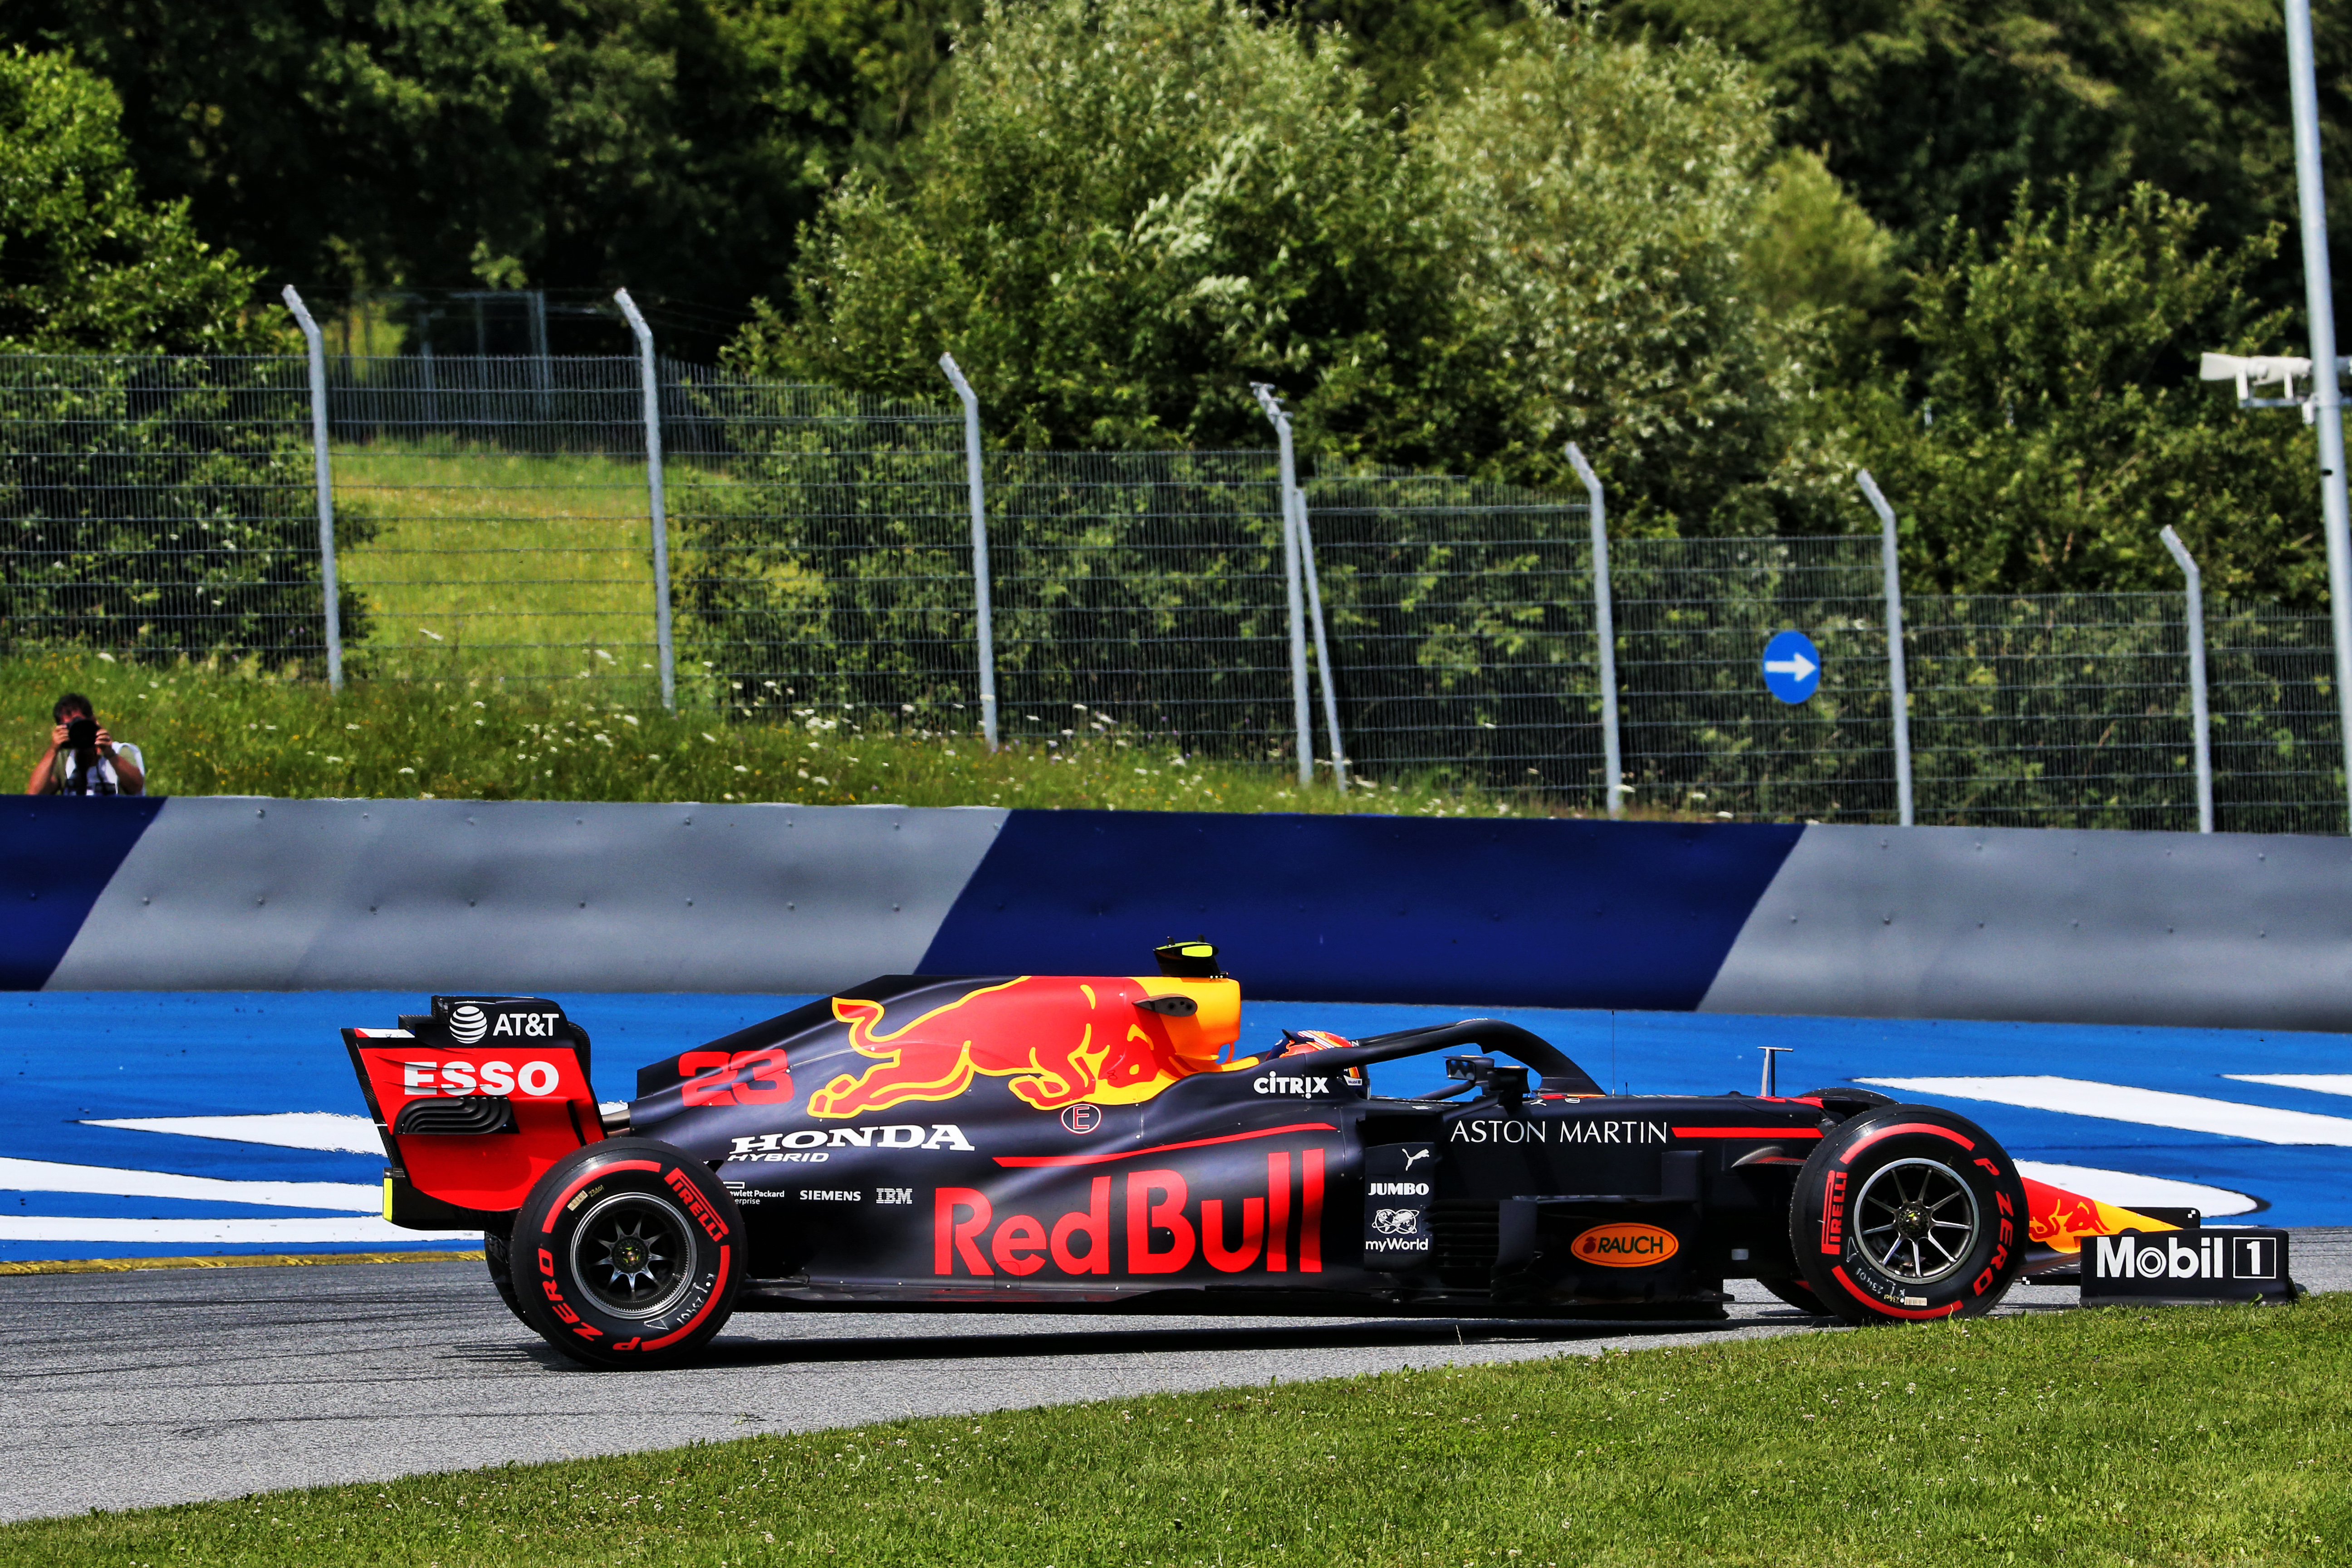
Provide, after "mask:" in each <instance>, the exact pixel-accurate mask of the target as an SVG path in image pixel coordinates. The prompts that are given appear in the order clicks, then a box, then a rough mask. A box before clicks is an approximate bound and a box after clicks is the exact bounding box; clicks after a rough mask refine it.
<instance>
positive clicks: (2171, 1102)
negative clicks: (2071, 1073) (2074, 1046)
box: [1854, 1077, 2352, 1148]
mask: <svg viewBox="0 0 2352 1568" xmlns="http://www.w3.org/2000/svg"><path fill="white" fill-rule="evenodd" d="M1854 1081H1855V1082H1856V1083H1867V1084H1875V1085H1877V1086H1878V1087H1879V1088H1881V1089H1902V1090H1904V1091H1905V1092H1906V1093H1912V1094H1922V1095H1948V1096H1950V1097H1952V1098H1953V1099H1956V1100H1991V1101H1993V1102H1994V1103H1995V1104H1997V1105H2015V1106H2021V1107H2023V1108H2024V1109H2026V1110H2055V1111H2058V1112H2060V1113H2061V1114H2063V1115H2067V1116H2096V1117H2099V1118H2102V1119H2104V1120H2105V1121H2136V1122H2138V1123H2140V1124H2141V1125H2143V1126H2147V1127H2172V1128H2178V1129H2179V1130H2180V1131H2185V1132H2210V1133H2213V1134H2215V1135H2216V1136H2219V1137H2223V1138H2248V1139H2252V1140H2253V1141H2254V1142H2257V1143H2323V1144H2329V1145H2333V1146H2335V1147H2337V1148H2352V1120H2347V1119H2346V1118H2344V1117H2341V1116H2314V1115H2312V1114H2310V1113H2309V1112H2308V1111H2302V1110H2272V1109H2271V1108H2270V1107H2268V1106H2266V1105H2241V1104H2239V1103H2238V1102H2237V1101H2235V1100H2208V1099H2206V1098H2204V1097H2203V1096H2201V1095H2194V1094H2170V1093H2167V1092H2166V1091H2164V1090H2162V1089H2134V1088H2132V1087H2131V1086H2130V1085H2128V1084H2120V1083H2093V1082H2091V1081H2090V1080H2089V1079H2079V1078H2043V1077H2018V1078H1864V1079H1854Z"/></svg>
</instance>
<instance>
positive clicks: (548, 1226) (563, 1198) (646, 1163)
mask: <svg viewBox="0 0 2352 1568" xmlns="http://www.w3.org/2000/svg"><path fill="white" fill-rule="evenodd" d="M660 1169H661V1162H660V1161H659V1160H614V1161H613V1162H612V1163H609V1164H604V1165H597V1166H593V1167H592V1168H591V1169H589V1170H588V1171H587V1172H585V1173H583V1175H582V1176H581V1178H580V1179H579V1180H578V1181H576V1182H574V1183H572V1184H571V1185H570V1186H568V1187H566V1188H564V1189H563V1192H562V1194H561V1195H560V1196H558V1197H557V1198H556V1200H555V1201H554V1202H553V1203H551V1204H550V1205H547V1217H546V1218H545V1219H543V1220H541V1221H540V1222H539V1233H540V1234H541V1236H551V1235H553V1234H554V1232H555V1221H556V1218H557V1216H558V1215H562V1213H563V1205H566V1204H568V1203H570V1202H571V1201H572V1196H573V1194H576V1193H578V1192H579V1191H580V1189H581V1188H583V1187H584V1186H586V1185H587V1184H589V1183H591V1182H601V1181H603V1180H604V1178H605V1177H607V1176H610V1175H613V1174H614V1173H618V1172H621V1171H658V1170H660Z"/></svg>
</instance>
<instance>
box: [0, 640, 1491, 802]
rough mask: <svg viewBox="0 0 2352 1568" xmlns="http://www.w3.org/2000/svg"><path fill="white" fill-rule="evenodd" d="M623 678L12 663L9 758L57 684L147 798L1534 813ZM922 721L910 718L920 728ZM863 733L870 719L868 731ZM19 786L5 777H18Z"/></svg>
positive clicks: (1075, 730)
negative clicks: (714, 707) (730, 711)
mask: <svg viewBox="0 0 2352 1568" xmlns="http://www.w3.org/2000/svg"><path fill="white" fill-rule="evenodd" d="M630 685H631V683H630V682H628V681H626V680H625V679H612V680H593V681H569V682H559V683H551V684H550V685H547V686H541V687H532V688H527V689H523V690H521V691H519V692H509V691H507V690H504V689H501V688H500V687H499V684H498V683H497V682H496V681H495V680H492V679H488V678H485V677H473V678H470V679H442V680H416V681H396V680H385V679H374V680H354V681H352V682H351V683H350V684H349V685H348V686H347V687H346V688H345V689H344V691H343V693H342V694H341V696H340V697H338V696H334V695H331V694H330V693H329V692H328V691H327V689H325V687H324V686H323V685H320V684H318V683H315V682H312V681H303V680H288V679H274V678H270V677H268V676H264V675H260V674H257V673H255V672H253V671H250V670H238V669H232V668H220V667H216V666H211V665H205V664H196V663H181V664H174V665H163V666H147V665H132V664H126V663H122V662H120V661H117V660H114V659H112V658H109V657H108V656H105V655H92V654H88V653H85V652H82V651H80V650H75V651H73V652H70V653H67V652H59V653H56V654H50V655H25V656H20V657H17V658H10V659H5V660H0V753H5V754H7V755H10V756H14V757H16V758H19V759H21V761H20V763H19V764H18V765H20V766H21V767H23V768H24V769H25V770H26V773H29V772H30V771H31V768H32V765H33V763H35V762H36V761H37V760H38V759H39V757H40V754H41V752H42V750H43V749H44V748H45V747H46V746H47V743H48V731H49V727H50V726H49V718H48V713H49V709H50V705H51V704H52V703H53V702H54V701H55V700H57V697H58V693H60V692H62V691H66V690H68V689H71V690H78V691H80V692H83V693H86V694H87V695H88V696H89V698H90V700H92V701H93V702H95V703H96V704H97V707H98V716H99V718H100V721H103V722H104V723H105V724H106V725H107V727H108V729H109V730H110V731H111V732H112V733H113V735H114V736H115V737H116V738H117V739H118V740H122V741H130V742H137V743H138V744H139V746H140V747H141V749H142V752H143V753H144V754H145V757H146V760H147V765H148V769H149V773H150V783H149V786H148V787H149V792H150V793H151V794H154V795H275V796H278V797H280V798H291V799H300V798H305V797H313V798H315V797H320V796H366V797H371V798H375V799H398V798H401V797H404V796H405V797H409V798H423V799H437V800H459V799H463V800H603V801H674V800H704V801H736V800H743V801H793V802H796V803H801V804H805V805H874V804H877V803H887V804H893V805H1003V806H1036V807H1067V808H1083V807H1095V808H1107V809H1119V810H1129V811H1160V810H1185V811H1251V812H1260V811H1315V812H1339V811H1380V812H1386V813H1391V814H1399V815H1414V816H1522V815H1527V814H1528V812H1529V810H1530V808H1529V807H1528V806H1527V805H1523V804H1512V803H1509V802H1505V801H1502V800H1499V799H1496V798H1495V797H1493V796H1490V795H1482V794H1480V793H1478V792H1476V791H1465V790H1457V789H1455V788H1454V787H1453V786H1451V785H1448V784H1444V783H1442V782H1433V781H1426V780H1424V781H1415V780H1410V779H1406V780H1389V781H1377V780H1369V781H1363V785H1362V787H1360V788H1358V789H1355V790H1353V791H1351V792H1349V794H1347V795H1341V794H1339V792H1338V791H1336V790H1334V789H1332V788H1330V787H1329V786H1328V785H1324V786H1321V787H1317V788H1312V789H1301V788H1300V787H1299V786H1298V785H1297V783H1296V782H1295V781H1293V780H1290V779H1287V778H1286V777H1285V776H1284V775H1283V774H1282V773H1278V772H1276V770H1274V769H1271V768H1264V767H1255V766H1249V765H1245V764H1242V763H1223V762H1217V761H1213V760H1209V759H1203V758H1199V757H1183V756H1181V755H1179V754H1177V753H1176V752H1174V751H1173V750H1171V748H1170V747H1169V746H1168V745H1167V744H1166V743H1164V742H1151V741H1149V740H1147V739H1145V738H1142V737H1139V736H1135V735H1133V734H1130V733H1128V732H1126V731H1120V730H1118V728H1117V727H1115V726H1113V725H1110V724H1109V723H1108V721H1104V720H1103V719H1102V718H1101V717H1100V716H1099V715H1094V714H1089V713H1087V712H1085V711H1084V710H1078V711H1076V712H1073V713H1072V714H1071V715H1070V720H1069V724H1068V726H1067V728H1066V729H1065V731H1064V732H1063V734H1062V735H1061V736H1060V737H1057V738H1055V739H1053V740H1050V741H1048V742H1045V743H1042V744H1021V745H1008V746H1006V747H1005V748H1003V750H1001V751H998V752H994V753H991V752H988V751H987V750H986V749H985V748H984V747H983V746H982V744H981V743H980V742H979V739H978V738H977V737H976V736H975V735H973V734H972V733H971V732H970V731H961V730H958V731H936V730H925V729H922V728H919V727H914V728H908V729H905V730H898V729H891V728H882V727H877V721H875V720H874V719H872V718H870V717H869V718H866V719H865V720H863V721H860V720H857V719H856V718H854V717H852V716H850V715H847V714H844V713H839V712H834V711H826V710H816V709H800V710H791V715H792V716H791V718H790V720H789V721H787V722H777V721H758V722H745V723H738V724H732V725H730V724H727V723H725V722H724V721H720V720H719V718H717V717H716V716H715V715H711V714H709V713H702V714H684V715H677V716H673V715H669V714H666V713H664V712H663V710H662V709H661V707H660V705H659V703H658V702H657V701H654V700H649V699H650V698H651V697H652V693H651V692H650V691H649V690H647V689H644V688H643V687H642V686H640V687H638V689H635V690H634V691H632V690H631V689H630ZM912 722H913V721H909V723H910V724H912ZM861 724H862V726H863V727H861ZM20 776H22V775H16V774H12V775H11V777H10V779H9V781H8V782H9V784H10V786H11V787H21V786H18V785H16V778H17V777H20Z"/></svg>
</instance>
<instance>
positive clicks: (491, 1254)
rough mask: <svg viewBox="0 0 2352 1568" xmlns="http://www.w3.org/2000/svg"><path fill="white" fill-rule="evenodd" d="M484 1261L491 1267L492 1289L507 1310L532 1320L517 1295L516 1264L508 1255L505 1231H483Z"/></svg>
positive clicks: (523, 1319) (519, 1316)
mask: <svg viewBox="0 0 2352 1568" xmlns="http://www.w3.org/2000/svg"><path fill="white" fill-rule="evenodd" d="M482 1261H483V1262H484V1263H485V1264H487V1265H488V1267H489V1270H490V1289H493V1290H496V1291H497V1292H498V1293H499V1300H501V1301H504V1302H505V1303H506V1304H507V1310H508V1311H509V1312H512V1313H513V1314H514V1315H515V1316H516V1317H518V1318H522V1321H524V1322H526V1323H528V1322H530V1319H529V1318H523V1316H522V1302H521V1300H520V1299H519V1298H517V1297H516V1295H515V1288H514V1265H513V1262H512V1260H511V1259H510V1258H509V1256H508V1247H507V1233H506V1232H505V1231H503V1230H486V1231H484V1232H483V1233H482Z"/></svg>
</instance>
